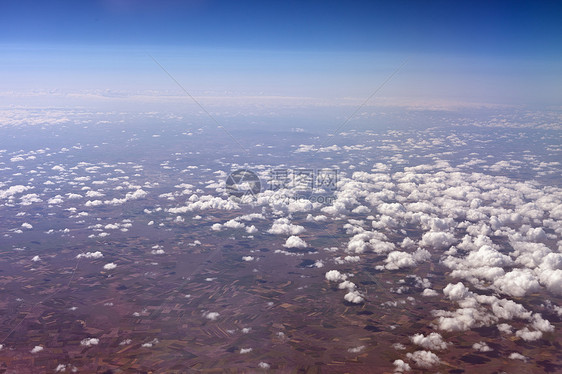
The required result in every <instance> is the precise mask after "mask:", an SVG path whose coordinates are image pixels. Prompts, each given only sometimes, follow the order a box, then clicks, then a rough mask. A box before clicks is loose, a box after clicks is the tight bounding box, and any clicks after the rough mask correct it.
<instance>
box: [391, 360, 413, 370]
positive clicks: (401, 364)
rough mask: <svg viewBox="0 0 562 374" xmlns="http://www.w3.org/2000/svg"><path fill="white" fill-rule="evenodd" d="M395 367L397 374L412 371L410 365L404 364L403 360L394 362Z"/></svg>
mask: <svg viewBox="0 0 562 374" xmlns="http://www.w3.org/2000/svg"><path fill="white" fill-rule="evenodd" d="M393 365H394V372H395V373H403V372H405V371H410V370H412V367H411V366H410V364H408V363H406V362H404V361H403V360H394V362H393Z"/></svg>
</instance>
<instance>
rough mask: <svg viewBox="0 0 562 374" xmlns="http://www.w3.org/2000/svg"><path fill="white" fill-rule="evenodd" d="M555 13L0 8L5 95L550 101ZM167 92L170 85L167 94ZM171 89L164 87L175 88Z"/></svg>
mask: <svg viewBox="0 0 562 374" xmlns="http://www.w3.org/2000/svg"><path fill="white" fill-rule="evenodd" d="M561 20H562V1H516V0H514V1H493V0H490V1H453V0H451V1H427V0H417V1H406V0H394V1H384V2H382V1H330V0H323V1H316V0H314V1H311V0H301V1H293V0H283V1H248V0H236V1H235V0H227V1H219V0H188V1H177V0H162V1H147V0H136V1H135V0H98V1H78V0H50V1H29V0H14V1H5V0H4V1H3V0H0V53H1V57H2V58H0V80H1V81H2V82H3V84H4V88H5V89H6V88H7V89H16V88H17V89H35V88H44V89H53V88H67V89H70V88H72V89H93V88H95V89H99V88H110V87H111V88H113V89H123V90H127V89H163V88H165V87H169V86H166V85H167V84H169V83H170V82H169V81H165V80H163V79H162V71H159V70H158V69H154V68H155V64H154V62H153V61H152V60H151V59H150V58H148V56H147V52H148V53H151V54H153V55H154V56H155V57H157V58H158V59H159V60H161V62H162V63H163V64H164V65H165V66H166V67H168V68H169V69H170V71H171V73H173V74H174V75H176V76H177V77H178V79H181V80H182V82H187V83H186V84H188V85H189V88H190V89H194V90H201V91H209V90H211V91H212V90H219V91H220V90H233V91H236V90H238V91H244V92H264V93H265V94H280V95H294V96H299V95H312V96H315V95H318V94H320V95H324V94H325V93H327V92H331V93H333V95H341V97H346V96H354V97H358V98H360V97H366V96H368V95H369V93H370V92H372V90H373V87H375V86H377V85H378V84H379V83H380V82H381V81H383V80H384V79H385V77H386V76H388V75H389V74H390V73H391V72H392V71H393V70H394V69H396V67H397V66H399V65H400V64H401V63H402V61H404V60H405V59H407V58H410V62H409V63H408V65H407V66H406V67H405V68H404V69H403V71H401V72H400V74H399V75H398V76H397V77H396V78H395V79H394V80H393V82H392V85H389V86H388V87H385V91H384V93H385V94H388V95H395V96H408V95H409V96H416V97H428V96H432V97H445V98H455V99H466V100H472V101H486V102H498V103H509V102H512V101H513V102H518V103H521V102H522V103H526V102H531V101H535V102H541V101H542V102H548V103H550V104H555V105H556V104H558V103H559V102H560V101H561V100H562V97H561V95H562V93H561V92H560V89H559V87H560V86H562V72H561V70H562V21H561ZM172 86H173V85H172ZM176 89H177V87H176Z"/></svg>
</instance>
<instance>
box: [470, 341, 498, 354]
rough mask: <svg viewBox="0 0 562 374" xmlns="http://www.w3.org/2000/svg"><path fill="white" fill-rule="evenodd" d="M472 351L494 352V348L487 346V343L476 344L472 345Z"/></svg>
mask: <svg viewBox="0 0 562 374" xmlns="http://www.w3.org/2000/svg"><path fill="white" fill-rule="evenodd" d="M472 349H474V350H476V351H478V352H491V351H493V349H492V348H490V346H488V344H486V343H485V342H482V341H480V342H478V343H474V344H473V345H472Z"/></svg>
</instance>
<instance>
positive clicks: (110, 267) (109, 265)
mask: <svg viewBox="0 0 562 374" xmlns="http://www.w3.org/2000/svg"><path fill="white" fill-rule="evenodd" d="M116 267H117V264H115V263H113V262H109V263H107V264H105V265H103V269H104V270H113V269H115V268H116Z"/></svg>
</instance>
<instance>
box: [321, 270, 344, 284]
mask: <svg viewBox="0 0 562 374" xmlns="http://www.w3.org/2000/svg"><path fill="white" fill-rule="evenodd" d="M325 277H326V279H327V280H329V281H331V282H339V281H344V280H346V279H347V275H345V274H342V273H340V272H339V271H337V270H330V271H328V272H326V274H325Z"/></svg>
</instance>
